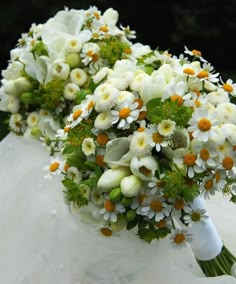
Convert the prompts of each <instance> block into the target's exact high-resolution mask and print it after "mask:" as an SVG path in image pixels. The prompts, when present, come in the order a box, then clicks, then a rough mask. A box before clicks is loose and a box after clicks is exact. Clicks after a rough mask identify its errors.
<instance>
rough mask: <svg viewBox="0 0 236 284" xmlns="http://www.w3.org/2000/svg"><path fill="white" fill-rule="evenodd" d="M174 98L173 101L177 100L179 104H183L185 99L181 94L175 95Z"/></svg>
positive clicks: (172, 97)
mask: <svg viewBox="0 0 236 284" xmlns="http://www.w3.org/2000/svg"><path fill="white" fill-rule="evenodd" d="M170 99H171V100H172V102H177V103H178V105H179V106H182V104H183V102H184V100H183V98H182V97H181V96H180V95H173V96H171V98H170Z"/></svg>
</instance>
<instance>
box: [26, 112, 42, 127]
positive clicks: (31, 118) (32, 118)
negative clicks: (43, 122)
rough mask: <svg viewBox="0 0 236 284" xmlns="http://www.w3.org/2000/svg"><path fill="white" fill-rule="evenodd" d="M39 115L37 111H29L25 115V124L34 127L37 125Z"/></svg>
mask: <svg viewBox="0 0 236 284" xmlns="http://www.w3.org/2000/svg"><path fill="white" fill-rule="evenodd" d="M39 119H40V115H39V113H38V112H37V111H33V112H31V113H30V114H29V115H28V117H27V124H28V126H29V127H35V126H37V125H38V122H39Z"/></svg>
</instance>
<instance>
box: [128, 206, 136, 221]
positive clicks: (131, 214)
mask: <svg viewBox="0 0 236 284" xmlns="http://www.w3.org/2000/svg"><path fill="white" fill-rule="evenodd" d="M135 216H136V212H135V210H133V209H130V210H129V211H127V212H126V218H127V220H128V222H130V221H133V220H134V218H135Z"/></svg>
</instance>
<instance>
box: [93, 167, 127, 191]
mask: <svg viewBox="0 0 236 284" xmlns="http://www.w3.org/2000/svg"><path fill="white" fill-rule="evenodd" d="M129 174H130V169H129V168H128V167H120V168H116V169H109V170H107V171H105V172H104V173H103V174H102V175H101V177H100V178H99V180H98V182H97V187H98V189H99V190H100V191H102V192H109V191H110V190H112V189H113V188H115V187H118V186H120V182H121V181H122V179H123V178H124V177H126V176H128V175H129Z"/></svg>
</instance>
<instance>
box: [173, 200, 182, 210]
mask: <svg viewBox="0 0 236 284" xmlns="http://www.w3.org/2000/svg"><path fill="white" fill-rule="evenodd" d="M174 207H175V209H176V210H181V209H183V208H184V200H183V199H178V200H176V202H175V204H174Z"/></svg>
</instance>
